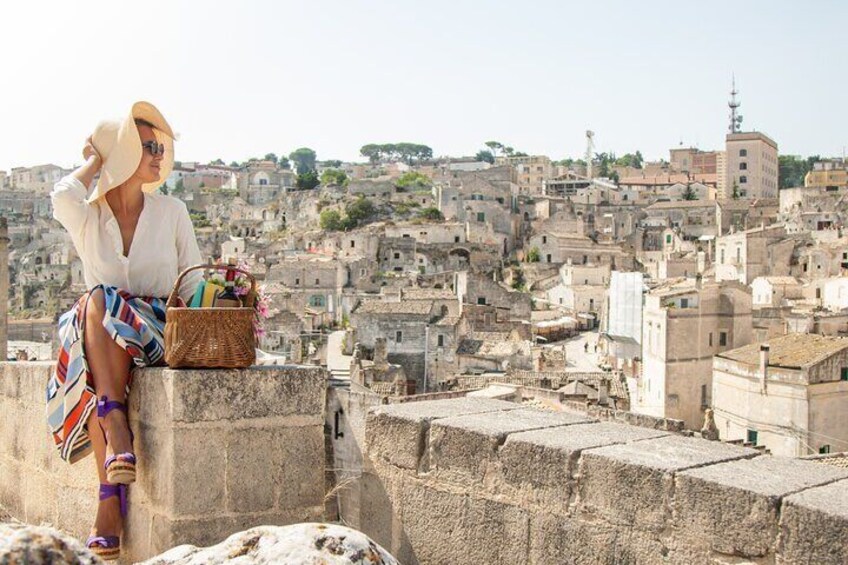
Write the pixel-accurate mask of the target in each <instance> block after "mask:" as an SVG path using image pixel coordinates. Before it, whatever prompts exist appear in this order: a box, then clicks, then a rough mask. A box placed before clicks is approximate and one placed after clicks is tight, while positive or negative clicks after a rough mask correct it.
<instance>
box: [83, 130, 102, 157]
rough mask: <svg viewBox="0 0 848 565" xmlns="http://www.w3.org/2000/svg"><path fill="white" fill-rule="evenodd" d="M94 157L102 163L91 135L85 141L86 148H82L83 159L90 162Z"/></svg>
mask: <svg viewBox="0 0 848 565" xmlns="http://www.w3.org/2000/svg"><path fill="white" fill-rule="evenodd" d="M92 157H96V158H97V161H102V159H101V158H100V153H98V152H97V149H95V147H94V143H93V142H92V141H91V136H90V135H89V136H88V137H87V138H86V140H85V147H83V148H82V158H83V159H85V160H86V161H88V160H89V159H90V158H92Z"/></svg>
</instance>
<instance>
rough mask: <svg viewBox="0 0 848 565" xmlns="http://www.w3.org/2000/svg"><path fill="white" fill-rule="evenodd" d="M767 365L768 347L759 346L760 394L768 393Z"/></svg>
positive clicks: (765, 345) (764, 345)
mask: <svg viewBox="0 0 848 565" xmlns="http://www.w3.org/2000/svg"><path fill="white" fill-rule="evenodd" d="M768 364H769V346H768V344H767V343H764V344H762V345H760V379H761V381H760V392H761V393H763V394H766V393H767V392H768Z"/></svg>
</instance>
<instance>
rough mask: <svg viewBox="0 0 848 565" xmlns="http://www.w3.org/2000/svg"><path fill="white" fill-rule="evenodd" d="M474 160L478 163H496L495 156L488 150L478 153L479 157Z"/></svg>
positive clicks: (476, 156)
mask: <svg viewBox="0 0 848 565" xmlns="http://www.w3.org/2000/svg"><path fill="white" fill-rule="evenodd" d="M474 158H475V159H476V160H478V161H485V162H486V163H494V162H495V154H494V153H492V152H491V151H489V150H486V149H484V150H482V151H478V152H477V155H475V156H474Z"/></svg>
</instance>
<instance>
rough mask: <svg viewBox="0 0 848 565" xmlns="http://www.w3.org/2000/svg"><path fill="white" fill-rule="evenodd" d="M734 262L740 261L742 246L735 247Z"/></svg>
mask: <svg viewBox="0 0 848 565" xmlns="http://www.w3.org/2000/svg"><path fill="white" fill-rule="evenodd" d="M736 262H737V263H741V262H742V248H741V247H737V248H736Z"/></svg>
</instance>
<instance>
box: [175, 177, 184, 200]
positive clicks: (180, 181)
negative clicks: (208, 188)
mask: <svg viewBox="0 0 848 565" xmlns="http://www.w3.org/2000/svg"><path fill="white" fill-rule="evenodd" d="M183 192H185V183H183V179H182V177H180V178H178V179H177V186H175V187H174V195H175V196H176V195H177V194H182V193H183Z"/></svg>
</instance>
